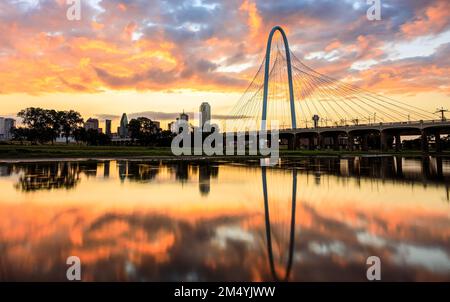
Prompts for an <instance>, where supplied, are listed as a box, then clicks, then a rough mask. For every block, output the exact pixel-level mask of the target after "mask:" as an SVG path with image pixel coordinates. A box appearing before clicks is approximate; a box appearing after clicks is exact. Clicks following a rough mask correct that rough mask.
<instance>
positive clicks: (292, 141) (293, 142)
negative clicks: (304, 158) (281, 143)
mask: <svg viewBox="0 0 450 302" xmlns="http://www.w3.org/2000/svg"><path fill="white" fill-rule="evenodd" d="M288 149H289V150H292V151H294V150H296V149H297V135H296V134H295V133H294V134H291V135H289V137H288Z"/></svg>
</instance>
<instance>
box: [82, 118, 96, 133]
mask: <svg viewBox="0 0 450 302" xmlns="http://www.w3.org/2000/svg"><path fill="white" fill-rule="evenodd" d="M84 129H86V130H90V129H93V130H97V131H98V119H96V118H89V119H88V120H87V121H86V122H85V123H84Z"/></svg>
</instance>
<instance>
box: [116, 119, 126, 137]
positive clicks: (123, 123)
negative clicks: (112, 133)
mask: <svg viewBox="0 0 450 302" xmlns="http://www.w3.org/2000/svg"><path fill="white" fill-rule="evenodd" d="M118 132H119V133H118V134H119V136H120V137H122V138H125V137H127V136H128V117H127V114H126V113H124V114H122V118H121V119H120V126H119V128H118Z"/></svg>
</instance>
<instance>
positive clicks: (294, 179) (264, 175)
mask: <svg viewBox="0 0 450 302" xmlns="http://www.w3.org/2000/svg"><path fill="white" fill-rule="evenodd" d="M262 184H263V195H264V211H265V212H264V213H265V222H266V238H267V252H268V256H269V262H270V270H271V272H272V275H273V277H274V279H275V280H276V281H280V280H281V281H287V280H288V279H289V275H290V272H291V268H292V260H293V256H294V245H295V209H296V198H297V170H292V199H291V201H292V204H291V225H290V235H289V255H288V261H287V263H286V272H285V275H284V278H283V279H280V278H279V276H278V274H277V272H276V270H275V264H274V257H273V249H272V232H271V224H270V211H269V197H268V193H267V169H266V167H262Z"/></svg>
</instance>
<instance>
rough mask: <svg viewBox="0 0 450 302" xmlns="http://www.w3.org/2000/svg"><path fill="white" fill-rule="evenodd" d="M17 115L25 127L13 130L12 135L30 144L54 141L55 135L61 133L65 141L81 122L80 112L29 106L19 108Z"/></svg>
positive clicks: (67, 140)
mask: <svg viewBox="0 0 450 302" xmlns="http://www.w3.org/2000/svg"><path fill="white" fill-rule="evenodd" d="M17 116H18V117H20V118H21V119H22V123H23V124H24V126H25V127H20V128H16V129H14V130H13V136H14V139H15V140H18V141H29V142H31V143H32V144H37V143H41V144H43V143H48V142H52V143H54V142H55V140H56V139H57V137H59V136H61V135H63V136H64V137H65V138H66V142H67V143H68V142H69V137H70V136H72V135H73V133H74V131H76V130H77V129H78V128H79V127H81V126H82V124H83V118H82V117H81V115H80V113H78V112H76V111H73V110H70V111H56V110H53V109H51V110H48V109H42V108H35V107H30V108H26V109H24V110H21V111H20V112H19V113H18V114H17Z"/></svg>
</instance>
